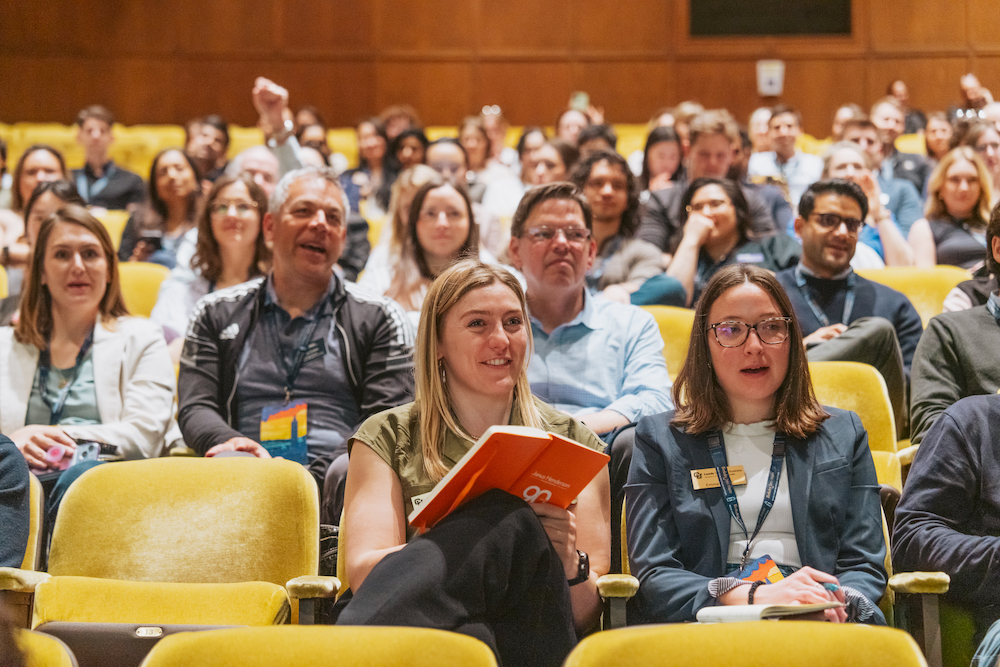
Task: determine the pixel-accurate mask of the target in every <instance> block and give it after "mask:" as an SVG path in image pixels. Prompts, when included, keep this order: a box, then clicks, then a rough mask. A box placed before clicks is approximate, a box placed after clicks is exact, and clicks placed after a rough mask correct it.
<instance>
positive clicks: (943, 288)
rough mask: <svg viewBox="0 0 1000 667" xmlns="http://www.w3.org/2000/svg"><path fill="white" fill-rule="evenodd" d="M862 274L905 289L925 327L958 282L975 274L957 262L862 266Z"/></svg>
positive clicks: (869, 278) (904, 291) (937, 313)
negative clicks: (926, 265) (923, 266)
mask: <svg viewBox="0 0 1000 667" xmlns="http://www.w3.org/2000/svg"><path fill="white" fill-rule="evenodd" d="M857 273H858V275H859V276H861V277H862V278H867V279H868V280H871V281H874V282H877V283H881V284H883V285H885V286H887V287H891V288H892V289H894V290H896V291H897V292H902V293H903V294H905V295H906V297H907V298H908V299H909V300H910V303H912V304H913V307H914V308H916V309H917V313H919V314H920V320H921V321H922V322H923V325H924V326H925V327H926V326H927V323H928V322H930V320H931V318H932V317H934V316H935V315H940V314H941V312H942V310H943V309H944V298H945V297H946V296H948V292H950V291H951V290H952V289H953V288H954V287H955V286H956V285H958V284H959V283H960V282H962V281H965V280H969V278H971V277H972V276H970V275H969V272H968V271H966V270H965V269H962V268H959V267H957V266H944V265H941V266H935V267H933V268H930V269H917V268H913V267H890V268H885V269H859V270H858V272H857Z"/></svg>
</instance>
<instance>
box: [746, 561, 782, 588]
mask: <svg viewBox="0 0 1000 667" xmlns="http://www.w3.org/2000/svg"><path fill="white" fill-rule="evenodd" d="M736 577H737V578H739V579H743V580H744V581H766V582H767V583H769V584H773V583H776V582H779V581H781V580H782V579H784V578H785V575H783V574H782V573H781V570H780V569H779V568H778V564H777V563H775V562H774V559H773V558H771V557H770V556H761V557H760V558H757V559H756V560H753V561H751V562H749V563H747V566H746V567H745V568H743V569H742V570H740V572H739V574H737V575H736Z"/></svg>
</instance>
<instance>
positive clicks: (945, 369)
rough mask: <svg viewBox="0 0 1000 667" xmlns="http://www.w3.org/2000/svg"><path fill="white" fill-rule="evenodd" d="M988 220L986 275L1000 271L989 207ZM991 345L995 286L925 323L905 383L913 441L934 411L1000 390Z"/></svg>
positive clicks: (996, 228) (997, 219)
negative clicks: (979, 301) (977, 300)
mask: <svg viewBox="0 0 1000 667" xmlns="http://www.w3.org/2000/svg"><path fill="white" fill-rule="evenodd" d="M965 150H968V149H965ZM945 159H946V160H947V158H945ZM942 164H944V162H942ZM989 220H990V222H989V226H988V227H987V228H986V248H987V251H986V263H987V267H988V270H989V273H990V274H992V275H993V276H997V275H1000V263H998V260H997V258H998V257H1000V209H996V210H994V211H993V215H992V216H991V217H990V219H989ZM996 349H1000V296H998V295H997V292H996V291H995V288H994V291H992V292H991V293H990V295H989V296H988V297H987V301H986V305H983V306H973V307H972V308H970V309H968V310H963V311H960V312H953V313H942V314H941V315H938V316H937V317H935V318H933V319H932V320H931V321H930V322H929V323H928V325H927V330H926V331H925V332H924V335H923V336H921V337H920V342H919V343H918V344H917V351H916V354H914V356H913V373H912V382H911V385H910V387H911V397H910V422H911V428H910V440H911V441H912V442H913V444H919V443H920V441H921V440H922V439H923V437H924V434H926V433H927V431H928V430H929V429H930V427H931V426H932V425H933V424H934V420H935V419H937V417H938V415H940V414H941V413H942V412H944V411H945V409H947V408H948V406H950V405H952V404H953V403H955V402H956V401H957V400H959V399H960V398H964V397H965V396H975V395H978V394H996V393H997V392H998V391H1000V364H998V363H996V358H995V357H994V355H993V354H991V351H992V350H996Z"/></svg>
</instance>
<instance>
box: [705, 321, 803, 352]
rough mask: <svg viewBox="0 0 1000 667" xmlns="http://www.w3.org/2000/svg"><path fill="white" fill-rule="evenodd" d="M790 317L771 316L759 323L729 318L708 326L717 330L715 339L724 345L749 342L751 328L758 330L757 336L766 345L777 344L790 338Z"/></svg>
mask: <svg viewBox="0 0 1000 667" xmlns="http://www.w3.org/2000/svg"><path fill="white" fill-rule="evenodd" d="M791 322H792V318H790V317H769V318H767V319H766V320H761V321H760V322H758V323H757V324H747V323H746V322H740V321H738V320H727V321H725V322H716V323H715V324H710V325H708V328H709V329H711V330H712V331H713V332H715V340H716V341H718V343H719V345H721V346H722V347H739V346H740V345H742V344H743V343H745V342H747V338H749V337H750V330H751V329H753V330H754V331H756V332H757V338H758V339H759V340H760V342H762V343H764V344H766V345H777V344H779V343H784V342H785V340H786V339H787V338H788V328H789V327H790V326H791Z"/></svg>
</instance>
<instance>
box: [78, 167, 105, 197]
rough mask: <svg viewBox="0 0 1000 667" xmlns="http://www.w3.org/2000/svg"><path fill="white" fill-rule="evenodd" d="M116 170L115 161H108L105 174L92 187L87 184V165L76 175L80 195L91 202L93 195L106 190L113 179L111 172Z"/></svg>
mask: <svg viewBox="0 0 1000 667" xmlns="http://www.w3.org/2000/svg"><path fill="white" fill-rule="evenodd" d="M114 170H115V165H114V163H113V162H109V163H108V168H107V169H105V170H104V175H103V176H101V177H100V178H99V179H97V180H96V181H94V187H93V189H91V188H90V187H89V186H88V185H87V167H86V165H84V168H83V169H81V170H80V173H79V174H77V175H76V189H77V190H79V191H80V196H82V197H83V200H84V201H86V202H87V203H90V198H91V197H96V196H97V195H99V194H101V192H103V191H104V188H106V187H108V181H109V180H110V179H111V173H112V172H113V171H114Z"/></svg>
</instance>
